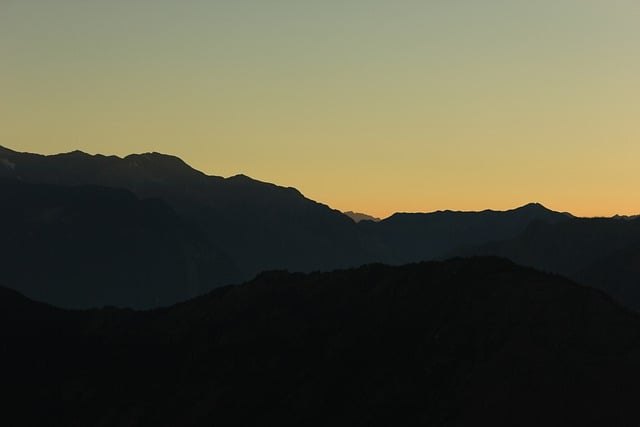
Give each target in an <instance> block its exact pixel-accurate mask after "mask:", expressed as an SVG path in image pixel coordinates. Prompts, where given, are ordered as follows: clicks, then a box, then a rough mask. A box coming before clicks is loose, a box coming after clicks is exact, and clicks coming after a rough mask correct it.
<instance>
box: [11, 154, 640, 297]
mask: <svg viewBox="0 0 640 427" xmlns="http://www.w3.org/2000/svg"><path fill="white" fill-rule="evenodd" d="M0 180H2V192H3V197H5V200H6V201H7V202H6V203H3V204H2V206H1V207H0V220H2V221H3V222H4V223H5V224H15V226H14V227H13V229H11V232H10V233H8V236H9V237H8V238H7V240H5V242H6V243H5V244H4V245H3V249H2V250H3V251H4V252H3V254H2V255H3V259H4V264H6V265H3V266H2V267H3V268H2V269H0V281H3V282H4V283H6V284H7V286H10V287H12V288H13V289H17V290H19V291H20V292H23V293H24V294H25V295H27V296H28V297H31V298H34V299H36V300H39V301H44V302H49V303H52V304H55V305H57V306H60V307H68V308H89V307H99V306H102V305H115V306H120V307H132V308H151V307H158V306H164V305H169V304H172V303H175V302H178V301H183V300H185V299H188V298H190V297H193V296H195V295H198V294H202V293H205V292H207V291H208V290H210V289H213V288H215V287H217V286H221V285H224V284H232V283H240V282H242V281H245V280H248V279H250V278H252V277H254V276H255V275H257V274H258V273H260V272H261V271H265V270H274V269H283V270H288V271H300V272H312V271H329V270H334V269H337V268H348V267H355V266H359V265H363V264H366V263H372V262H383V263H387V264H392V265H401V264H405V263H409V262H419V261H424V260H434V259H446V258H448V257H451V256H473V255H483V254H486V255H499V256H502V257H506V258H509V259H512V260H514V261H516V262H519V263H522V264H525V265H529V266H532V267H536V268H539V269H543V270H544V271H549V272H554V273H558V274H563V275H566V276H569V277H571V278H573V279H574V280H577V281H579V282H580V283H585V284H589V285H592V286H596V287H598V288H600V289H602V290H604V291H605V292H607V293H609V294H610V295H612V296H613V297H615V298H616V299H617V300H618V301H620V302H622V303H623V304H625V305H627V306H629V307H633V308H638V309H640V291H638V289H640V268H639V267H638V259H639V257H638V254H639V251H638V247H640V235H639V234H638V231H637V229H638V224H640V220H638V219H637V218H634V217H627V218H624V219H620V218H615V217H614V218H600V219H584V218H575V217H573V216H572V215H571V214H569V213H564V212H554V211H551V210H549V209H547V208H545V207H544V206H542V205H541V204H539V203H531V204H528V205H525V206H522V207H520V208H517V209H513V210H509V211H492V210H485V211H480V212H455V211H438V212H433V213H396V214H394V215H392V216H391V217H389V218H386V219H384V220H381V221H377V222H376V221H371V220H364V221H358V222H356V221H354V219H352V218H350V217H349V216H347V215H345V214H343V213H341V212H339V211H337V210H335V209H331V208H330V207H328V206H326V205H324V204H322V203H318V202H315V201H313V200H310V199H308V198H306V197H304V196H303V195H302V194H301V193H300V192H299V191H298V190H296V189H294V188H290V187H280V186H277V185H274V184H269V183H264V182H260V181H257V180H254V179H251V178H249V177H247V176H244V175H237V176H234V177H230V178H222V177H217V176H208V175H205V174H203V173H201V172H199V171H197V170H195V169H193V168H191V167H190V166H188V165H187V164H186V163H184V162H183V161H182V160H180V159H179V158H177V157H174V156H168V155H164V154H159V153H146V154H136V155H129V156H126V157H124V158H120V157H117V156H102V155H89V154H86V153H82V152H79V151H74V152H71V153H65V154H59V155H52V156H43V155H38V154H30V153H20V152H16V151H13V150H10V149H7V148H3V147H0ZM4 194H7V195H12V196H10V197H13V198H14V199H10V197H9V196H5V195H4ZM82 194H83V195H84V196H82V197H80V195H82ZM125 200H126V202H125ZM110 205H112V206H110ZM110 209H113V210H116V211H118V210H119V212H120V214H112V213H111V211H110ZM127 210H128V211H127ZM118 215H119V216H118ZM118 218H120V219H118ZM124 218H128V219H127V220H124ZM136 218H137V219H136ZM127 221H130V222H129V223H128V222H127ZM34 224H37V227H35V229H34ZM25 233H36V235H35V236H33V237H29V238H30V239H31V240H25ZM48 236H56V237H55V239H54V238H50V237H48ZM60 236H64V238H60ZM159 239H164V240H162V241H161V243H160V240H159ZM27 242H28V243H27ZM14 248H16V249H14ZM52 254H54V255H55V256H54V257H53V258H52ZM90 254H94V255H95V256H94V258H93V259H91V256H90ZM99 254H101V255H100V256H99ZM105 254H106V255H105ZM27 260H28V261H27ZM53 260H55V262H54V261H53ZM125 265H126V267H124V266H125ZM53 266H55V268H56V269H57V270H56V271H52V268H53ZM123 272H126V273H123ZM109 288H110V289H109ZM71 295H73V296H71Z"/></svg>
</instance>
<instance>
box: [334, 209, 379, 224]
mask: <svg viewBox="0 0 640 427" xmlns="http://www.w3.org/2000/svg"><path fill="white" fill-rule="evenodd" d="M343 214H345V215H346V216H348V217H349V218H351V219H352V220H354V221H355V222H360V221H374V222H378V221H380V218H376V217H375V216H371V215H367V214H364V213H360V212H353V211H347V212H343Z"/></svg>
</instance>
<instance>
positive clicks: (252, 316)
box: [0, 258, 640, 426]
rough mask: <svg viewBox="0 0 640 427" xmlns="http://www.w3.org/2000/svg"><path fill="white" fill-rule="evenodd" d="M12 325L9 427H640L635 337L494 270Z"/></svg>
mask: <svg viewBox="0 0 640 427" xmlns="http://www.w3.org/2000/svg"><path fill="white" fill-rule="evenodd" d="M7 307H9V308H11V307H19V309H18V310H11V309H7ZM0 308H2V310H0V335H1V336H2V338H3V347H2V351H3V364H2V366H1V367H0V369H1V370H2V371H1V372H0V373H1V374H2V375H3V381H2V383H0V387H1V388H2V390H1V391H2V392H3V394H4V395H5V396H7V398H6V400H5V404H6V405H5V406H6V410H5V412H4V415H3V416H4V417H5V418H6V419H12V421H13V420H16V421H14V422H13V423H11V425H14V426H20V425H42V424H43V423H44V424H49V425H51V424H55V425H110V426H125V425H137V426H152V425H153V426H165V425H166V426H175V425H181V426H205V425H223V426H227V425H238V426H239V425H257V424H260V425H281V426H294V425H295V426H299V425H306V426H328V425H331V426H364V425H367V426H378V425H379V426H388V425H403V426H412V425H416V426H417V425H431V426H466V425H494V426H512V425H519V426H540V425H545V426H603V425H612V426H613V425H615V426H632V425H637V424H638V422H640V415H638V412H637V410H636V402H635V396H637V394H638V392H640V365H638V363H637V360H638V359H639V358H640V319H639V318H638V317H637V316H635V315H633V314H631V313H629V312H627V311H625V310H623V309H621V308H620V307H619V306H617V305H616V304H615V303H613V302H612V301H611V300H610V299H609V298H607V297H605V296H603V294H601V293H599V292H597V291H594V290H590V289H588V288H584V287H581V286H578V285H576V284H574V283H572V282H569V281H567V280H565V279H562V278H559V277H555V276H549V275H545V274H542V273H538V272H536V271H533V270H530V269H526V268H521V267H518V266H515V265H513V264H511V263H509V262H507V261H504V260H500V259H491V258H489V259H482V258H480V259H468V260H452V261H448V262H444V263H422V264H414V265H408V266H404V267H387V266H383V265H369V266H365V267H361V268H359V269H355V270H345V271H337V272H333V273H322V274H320V273H314V274H309V275H303V274H288V273H284V272H272V273H266V274H262V275H260V276H259V277H257V278H256V279H255V280H253V281H252V282H250V283H247V284H245V285H242V286H239V287H225V288H220V289H217V290H215V291H213V292H212V293H210V294H208V295H206V296H203V297H200V298H197V299H194V300H192V301H189V302H186V303H183V304H179V305H176V306H174V307H171V308H166V309H160V310H155V311H151V312H146V313H140V312H134V311H130V310H113V309H108V310H90V311H84V312H74V311H62V310H56V309H53V308H50V307H47V306H42V305H36V304H33V303H30V302H29V301H26V300H24V298H22V297H20V296H19V295H16V294H15V293H13V292H9V291H2V290H0ZM28 319H39V321H38V322H29V320H28ZM52 331H55V332H52ZM9 417H11V418H9Z"/></svg>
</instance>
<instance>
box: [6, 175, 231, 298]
mask: <svg viewBox="0 0 640 427" xmlns="http://www.w3.org/2000/svg"><path fill="white" fill-rule="evenodd" d="M0 194H1V195H2V205H0V224H4V226H3V232H2V244H0V267H1V268H0V280H2V281H4V282H5V283H7V284H10V285H11V287H12V288H14V289H17V290H19V291H21V292H23V293H24V294H26V295H28V296H29V297H31V298H34V299H36V300H41V301H46V302H49V303H52V304H55V305H58V306H61V307H75V308H86V307H100V306H103V305H115V306H125V307H137V308H149V307H157V306H160V305H169V304H173V303H175V302H176V301H181V300H185V299H188V298H192V297H194V296H196V295H200V294H202V293H204V292H207V291H208V290H210V289H212V288H213V287H215V286H219V285H222V284H228V283H230V282H232V281H234V280H237V279H238V273H237V271H236V269H235V267H234V265H233V263H232V261H231V260H230V259H229V257H228V256H227V255H225V254H224V253H223V252H222V251H220V250H219V249H217V248H216V247H214V246H213V245H212V244H211V242H210V241H209V239H208V238H207V237H206V236H205V235H204V234H203V233H202V232H201V231H199V230H198V229H197V228H196V227H193V226H191V225H188V224H186V223H185V222H184V221H182V220H181V219H180V218H179V217H178V216H177V215H176V214H175V212H174V211H173V210H172V209H171V208H170V207H169V206H167V205H166V204H165V203H163V202H162V201H160V200H157V199H155V200H140V199H138V198H137V197H136V196H135V195H133V194H132V193H130V192H128V191H126V190H120V189H111V188H105V187H96V186H92V187H90V186H76V187H63V186H56V185H46V184H30V183H25V182H21V181H16V180H11V179H2V178H0Z"/></svg>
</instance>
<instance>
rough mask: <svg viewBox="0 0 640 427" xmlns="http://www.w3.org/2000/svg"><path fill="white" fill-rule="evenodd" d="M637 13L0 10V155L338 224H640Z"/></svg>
mask: <svg viewBox="0 0 640 427" xmlns="http://www.w3.org/2000/svg"><path fill="white" fill-rule="evenodd" d="M639 22H640V2H638V1H627V0H608V1H604V0H601V1H595V0H555V1H549V0H539V1H519V0H509V1H506V0H505V1H498V0H485V1H478V0H473V1H472V0H468V1H462V0H448V1H437V2H436V1H428V0H423V1H401V0H397V1H380V0H367V1H363V0H341V1H331V0H325V1H321V2H320V1H313V2H311V1H302V0H298V1H275V0H274V1H269V0H261V1H258V0H255V1H248V0H247V1H243V0H233V1H214V0H209V1H204V0H202V1H193V0H182V1H177V0H175V1H170V0H153V1H152V0H128V1H121V0H108V1H107V0H99V1H98V0H83V1H79V0H75V1H70V0H55V1H53V0H0V57H1V58H2V62H1V65H2V66H1V67H0V93H1V94H2V96H1V99H2V100H1V101H0V144H1V145H5V146H7V147H9V148H12V149H16V150H21V151H35V152H41V153H54V152H61V151H70V150H73V149H81V150H84V151H87V152H91V153H98V152H99V153H105V154H119V155H124V154H128V153H131V152H145V151H161V152H166V153H172V154H176V155H179V156H180V157H182V158H183V159H185V161H187V162H188V163H190V164H192V165H193V166H194V167H196V168H198V169H201V170H203V171H205V172H207V173H210V174H216V175H224V176H228V175H233V174H236V173H245V174H248V175H250V176H253V177H255V178H258V179H261V180H265V181H271V182H276V183H278V184H281V185H287V186H295V187H297V188H299V189H300V190H301V191H302V192H303V193H305V194H306V195H307V196H309V197H311V198H314V199H316V200H320V201H323V202H325V203H328V204H329V205H331V206H332V207H335V208H338V209H342V210H356V211H365V212H369V213H372V214H375V215H379V216H385V215H387V214H389V213H391V212H393V211H429V210H435V209H447V208H448V209H482V208H487V207H490V208H497V209H502V208H510V207H515V206H517V205H520V204H524V203H526V202H529V201H539V202H542V203H544V204H546V205H548V206H549V207H551V208H554V209H558V210H569V211H572V212H574V213H576V214H579V215H609V214H613V213H638V212H640V189H639V186H637V185H636V181H637V171H638V167H637V163H638V159H640V125H638V118H640V102H638V100H639V99H640V82H639V80H638V76H640V52H639V50H640V25H638V23H639Z"/></svg>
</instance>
